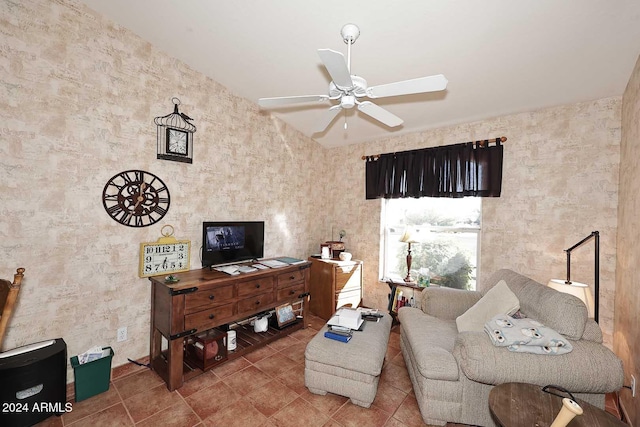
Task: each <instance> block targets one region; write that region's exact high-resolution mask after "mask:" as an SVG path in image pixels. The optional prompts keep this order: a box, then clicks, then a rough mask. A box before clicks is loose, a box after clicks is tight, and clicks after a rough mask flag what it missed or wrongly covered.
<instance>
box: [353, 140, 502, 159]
mask: <svg viewBox="0 0 640 427" xmlns="http://www.w3.org/2000/svg"><path fill="white" fill-rule="evenodd" d="M506 141H507V137H506V136H501V137H499V138H493V139H481V140H479V141H470V142H473V143H474V144H480V146H481V147H484V146H485V145H487V144H491V143H492V142H506ZM369 157H373V158H374V159H377V158H379V157H380V154H373V155H371V156H362V157H361V159H362V160H366V159H367V158H369Z"/></svg>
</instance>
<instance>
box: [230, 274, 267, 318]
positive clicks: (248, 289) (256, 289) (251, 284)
mask: <svg viewBox="0 0 640 427" xmlns="http://www.w3.org/2000/svg"><path fill="white" fill-rule="evenodd" d="M264 292H273V278H272V277H267V278H264V279H255V280H247V281H246V282H240V283H238V296H239V297H244V296H247V295H255V294H261V293H264ZM241 311H242V310H241Z"/></svg>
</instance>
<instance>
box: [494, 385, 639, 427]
mask: <svg viewBox="0 0 640 427" xmlns="http://www.w3.org/2000/svg"><path fill="white" fill-rule="evenodd" d="M566 397H568V396H566ZM576 402H577V403H578V404H579V405H580V407H581V408H582V410H583V411H584V413H583V414H582V415H578V416H576V417H575V418H574V419H573V420H572V421H571V422H570V423H569V425H568V427H605V426H610V427H628V426H627V424H625V423H623V422H622V421H620V420H618V419H617V418H616V417H614V416H613V415H611V414H609V413H607V412H605V411H603V410H602V409H599V408H597V407H595V406H593V405H590V404H589V403H587V402H585V401H584V400H581V399H576ZM561 407H562V398H561V397H559V396H555V395H553V394H551V393H546V392H544V391H542V387H540V386H538V385H534V384H524V383H506V384H501V385H499V386H496V387H494V388H493V389H492V390H491V392H490V393H489V410H490V411H491V414H492V415H493V417H494V420H495V421H496V422H497V423H498V424H499V425H500V426H502V427H519V426H522V427H549V426H550V425H551V423H553V420H554V419H555V418H556V415H558V412H560V408H561Z"/></svg>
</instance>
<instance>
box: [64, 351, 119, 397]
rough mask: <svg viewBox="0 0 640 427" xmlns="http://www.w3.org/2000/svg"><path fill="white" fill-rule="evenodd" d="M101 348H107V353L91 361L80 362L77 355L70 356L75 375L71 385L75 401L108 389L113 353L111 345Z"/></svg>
mask: <svg viewBox="0 0 640 427" xmlns="http://www.w3.org/2000/svg"><path fill="white" fill-rule="evenodd" d="M102 349H103V350H107V349H108V350H109V355H107V356H105V357H102V358H100V359H96V360H92V361H91V362H87V363H83V364H80V363H79V362H78V356H73V357H72V358H71V367H72V368H73V374H74V377H75V382H74V384H73V386H74V390H75V394H76V402H80V401H81V400H85V399H88V398H90V397H92V396H95V395H96V394H100V393H104V392H105V391H107V390H109V381H110V380H111V359H112V358H113V354H114V353H113V349H112V348H111V347H102Z"/></svg>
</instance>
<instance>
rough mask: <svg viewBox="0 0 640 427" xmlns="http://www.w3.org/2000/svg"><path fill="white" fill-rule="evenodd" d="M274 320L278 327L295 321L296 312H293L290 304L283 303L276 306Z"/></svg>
mask: <svg viewBox="0 0 640 427" xmlns="http://www.w3.org/2000/svg"><path fill="white" fill-rule="evenodd" d="M276 321H277V323H278V327H279V328H282V327H283V326H286V325H289V324H291V323H294V322H295V321H296V314H295V313H294V312H293V307H292V306H291V304H283V305H279V306H278V307H276Z"/></svg>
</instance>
